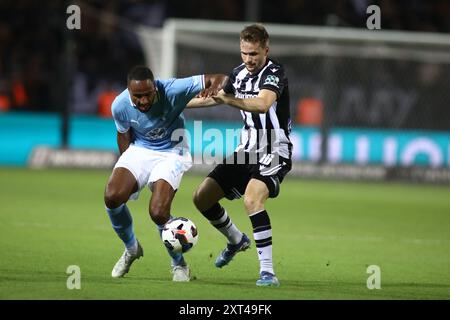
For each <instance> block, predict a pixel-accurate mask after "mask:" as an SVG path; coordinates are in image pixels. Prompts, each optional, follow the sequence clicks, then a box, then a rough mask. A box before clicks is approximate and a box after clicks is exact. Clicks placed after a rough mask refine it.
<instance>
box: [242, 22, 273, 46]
mask: <svg viewBox="0 0 450 320" xmlns="http://www.w3.org/2000/svg"><path fill="white" fill-rule="evenodd" d="M240 39H241V41H242V40H243V41H247V42H251V43H259V44H260V45H261V47H267V46H268V45H269V34H268V33H267V31H266V29H265V28H264V26H263V25H262V24H260V23H255V24H252V25H250V26H246V27H245V28H244V30H242V31H241V36H240Z"/></svg>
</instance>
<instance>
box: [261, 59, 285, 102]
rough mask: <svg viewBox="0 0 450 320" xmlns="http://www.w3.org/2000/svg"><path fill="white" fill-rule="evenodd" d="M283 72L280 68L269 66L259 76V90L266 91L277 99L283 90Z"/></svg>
mask: <svg viewBox="0 0 450 320" xmlns="http://www.w3.org/2000/svg"><path fill="white" fill-rule="evenodd" d="M284 78H285V75H284V70H283V68H282V67H281V66H277V65H274V66H269V67H268V68H267V69H266V70H265V71H264V73H263V74H262V76H261V81H260V84H259V88H260V90H262V89H268V90H271V91H273V92H275V93H276V95H277V97H278V98H279V97H280V96H281V94H282V93H283V89H284V83H285V81H284Z"/></svg>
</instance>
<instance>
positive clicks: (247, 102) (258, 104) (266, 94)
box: [212, 89, 277, 113]
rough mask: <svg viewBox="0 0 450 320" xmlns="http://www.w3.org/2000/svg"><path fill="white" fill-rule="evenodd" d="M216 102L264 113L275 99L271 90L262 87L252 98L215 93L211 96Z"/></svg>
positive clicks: (274, 94)
mask: <svg viewBox="0 0 450 320" xmlns="http://www.w3.org/2000/svg"><path fill="white" fill-rule="evenodd" d="M212 98H213V99H214V100H215V101H216V102H217V103H223V104H228V105H230V106H232V107H235V108H238V109H240V110H244V111H248V112H256V113H266V112H267V111H269V109H270V107H271V106H272V105H273V103H274V102H275V101H276V99H277V95H276V93H275V92H273V91H272V90H267V89H263V90H261V91H260V92H259V94H258V96H256V97H254V98H237V97H235V96H233V95H231V94H223V95H220V94H218V95H216V96H213V97H212Z"/></svg>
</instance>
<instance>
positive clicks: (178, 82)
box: [166, 75, 205, 109]
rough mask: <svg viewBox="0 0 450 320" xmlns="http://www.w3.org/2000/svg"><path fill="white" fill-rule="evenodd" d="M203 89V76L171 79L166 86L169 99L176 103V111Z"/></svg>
mask: <svg viewBox="0 0 450 320" xmlns="http://www.w3.org/2000/svg"><path fill="white" fill-rule="evenodd" d="M204 88H205V76H204V75H196V76H192V77H187V78H179V79H171V81H169V82H168V83H167V85H166V92H167V96H168V98H169V99H174V100H175V101H176V105H177V109H178V108H182V109H184V108H185V107H186V104H187V103H188V102H189V101H190V100H191V99H192V98H194V97H195V96H196V95H197V94H198V93H199V92H200V91H202V90H203V89H204Z"/></svg>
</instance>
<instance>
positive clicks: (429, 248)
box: [0, 168, 450, 300]
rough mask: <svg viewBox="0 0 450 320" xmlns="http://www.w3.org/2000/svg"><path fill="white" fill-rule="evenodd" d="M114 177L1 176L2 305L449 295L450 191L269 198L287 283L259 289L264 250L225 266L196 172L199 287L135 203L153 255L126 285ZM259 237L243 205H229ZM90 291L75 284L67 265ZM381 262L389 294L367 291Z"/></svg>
mask: <svg viewBox="0 0 450 320" xmlns="http://www.w3.org/2000/svg"><path fill="white" fill-rule="evenodd" d="M109 174H110V172H109V171H82V170H42V171H32V170H27V169H12V168H2V169H0V181H1V185H2V186H1V192H0V241H1V243H0V248H1V258H0V299H163V300H165V299H170V300H181V299H200V300H202V299H220V300H222V299H223V300H237V299H247V300H248V299H250V300H253V299H254V300H264V299H273V300H277V299H289V300H297V299H450V267H449V266H450V187H448V186H446V187H444V186H430V185H408V184H373V183H356V182H348V183H346V182H325V181H303V180H299V179H294V178H291V177H288V178H286V180H285V182H283V184H282V188H281V190H282V191H281V194H280V196H279V198H277V199H276V200H269V201H268V203H267V210H268V212H269V214H270V217H271V222H272V227H273V243H274V247H273V251H274V263H275V271H276V272H277V275H278V277H279V279H280V282H281V286H280V287H279V288H258V287H256V286H255V281H256V279H257V276H258V271H259V270H258V269H259V268H258V261H257V254H256V250H255V247H254V244H252V247H251V249H250V250H248V251H246V252H244V253H239V254H238V255H237V256H236V257H235V259H234V260H233V261H232V263H230V265H228V266H226V267H224V268H223V269H216V268H215V267H214V264H213V263H214V259H215V257H216V256H217V254H218V253H219V252H220V250H221V249H222V248H223V247H224V245H225V242H226V241H225V238H224V237H223V236H222V235H221V234H220V233H218V232H217V231H216V230H215V229H214V228H213V227H212V226H211V225H209V223H208V222H207V221H206V220H205V219H204V218H203V217H202V216H201V215H200V214H199V213H197V211H196V210H195V208H194V206H193V203H192V200H191V196H192V193H193V191H194V189H195V188H196V187H197V186H198V184H199V183H200V182H201V179H202V178H203V177H202V176H194V175H185V177H184V178H183V181H182V186H181V188H180V190H179V191H178V192H177V195H176V198H175V201H174V203H173V212H172V213H173V215H175V216H185V217H188V218H190V219H192V220H193V221H194V222H195V223H196V224H197V227H198V229H199V242H198V244H197V246H196V247H195V248H194V249H193V250H192V251H191V252H189V253H187V254H186V259H187V261H188V263H189V264H190V266H191V270H192V275H193V280H192V281H191V282H189V283H173V282H172V281H171V274H170V269H169V258H168V255H167V253H166V251H165V248H164V247H163V245H162V243H161V242H160V240H159V236H158V233H157V231H156V228H155V226H154V225H153V223H152V222H151V220H150V219H149V216H148V213H147V208H148V199H149V197H150V193H149V191H148V190H145V191H143V192H142V193H141V196H140V199H139V200H138V201H132V202H129V207H130V209H131V212H132V215H133V218H134V224H135V232H136V235H137V237H138V238H139V240H140V241H141V243H142V246H143V248H144V257H143V258H142V259H140V260H138V261H137V262H135V264H134V265H133V267H132V269H131V271H130V272H129V273H128V274H127V275H126V277H125V278H122V279H112V278H111V276H110V274H111V269H112V267H113V265H114V263H115V262H116V261H117V259H118V258H119V257H120V255H121V254H122V251H123V246H122V243H121V242H120V240H119V239H118V238H117V236H116V235H115V233H114V231H113V230H112V228H111V226H110V222H109V219H108V216H107V214H106V212H105V210H104V204H103V190H104V186H105V183H106V181H107V179H108V176H109ZM223 205H224V206H225V207H226V208H227V210H228V212H229V213H230V215H231V217H232V219H233V221H234V222H235V223H236V224H237V225H238V226H239V227H240V229H241V230H242V231H244V232H246V233H248V234H249V235H252V231H251V230H252V229H251V225H250V221H249V219H248V218H247V216H246V214H245V213H244V207H243V203H242V201H233V202H230V201H223ZM70 265H77V266H79V267H80V270H81V289H80V290H77V289H73V290H69V289H68V288H67V285H66V284H67V279H68V277H69V274H67V273H66V270H67V268H68V266H70ZM370 265H377V266H379V267H380V271H381V278H380V279H381V282H380V283H381V289H372V290H369V289H368V288H367V280H368V277H370V276H371V274H369V273H367V268H368V266H370Z"/></svg>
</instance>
